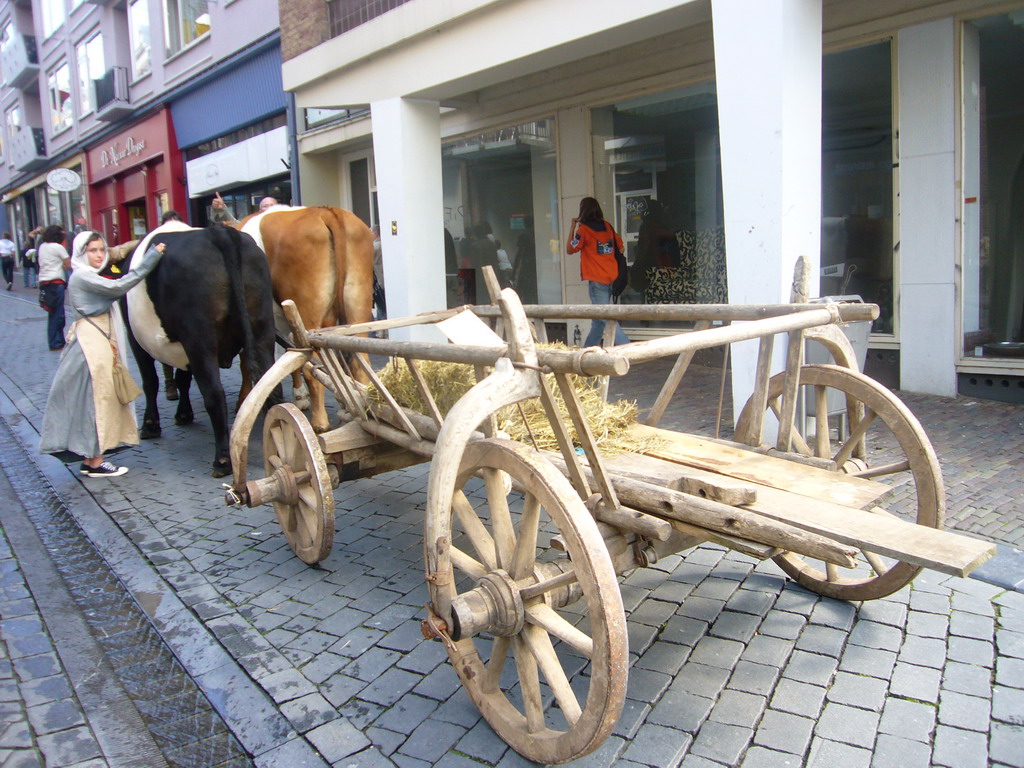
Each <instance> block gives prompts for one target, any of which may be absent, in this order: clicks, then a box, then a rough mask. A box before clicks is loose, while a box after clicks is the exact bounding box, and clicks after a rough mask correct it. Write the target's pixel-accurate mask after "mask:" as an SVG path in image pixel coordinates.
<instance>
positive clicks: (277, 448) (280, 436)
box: [270, 424, 285, 461]
mask: <svg viewBox="0 0 1024 768" xmlns="http://www.w3.org/2000/svg"><path fill="white" fill-rule="evenodd" d="M270 440H271V442H273V444H274V455H276V456H279V457H280V458H281V460H282V461H283V460H284V457H285V452H284V451H285V445H284V444H285V440H284V430H283V429H282V428H281V425H280V424H275V425H274V426H272V427H271V428H270Z"/></svg>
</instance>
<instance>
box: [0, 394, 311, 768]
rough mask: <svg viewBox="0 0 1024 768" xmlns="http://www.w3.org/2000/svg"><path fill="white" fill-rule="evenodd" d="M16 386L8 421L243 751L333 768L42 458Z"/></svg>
mask: <svg viewBox="0 0 1024 768" xmlns="http://www.w3.org/2000/svg"><path fill="white" fill-rule="evenodd" d="M10 383H12V382H11V381H10V379H9V378H8V377H7V376H6V375H5V374H0V418H3V419H4V421H6V423H7V425H8V427H9V428H10V429H11V431H12V432H13V433H14V435H15V437H16V438H17V439H18V441H19V442H20V443H21V444H22V446H23V447H24V449H25V453H26V455H27V457H28V458H29V459H31V460H32V462H33V463H34V464H35V466H36V468H37V469H38V470H39V472H40V473H41V474H42V475H43V477H44V478H45V479H46V480H47V482H48V483H49V484H50V486H51V487H52V488H53V489H54V491H55V492H56V494H57V496H58V497H59V498H60V499H61V500H62V501H64V503H65V505H66V507H67V509H68V512H69V513H70V514H71V515H72V517H73V518H74V519H75V520H76V522H77V523H78V525H79V526H80V527H81V529H82V531H83V532H84V533H85V535H86V536H87V537H88V538H89V540H90V541H92V543H93V545H94V546H95V547H96V548H97V550H99V551H100V552H101V553H103V556H104V558H105V560H106V561H107V564H108V565H109V567H110V569H111V570H112V571H113V573H114V574H115V575H116V576H117V578H118V579H119V580H120V581H121V583H122V584H123V585H124V586H125V588H126V590H127V591H128V593H129V594H130V595H131V597H132V599H133V600H134V601H135V602H136V603H137V604H138V606H139V607H140V609H141V610H142V611H143V613H144V614H145V615H146V616H147V617H148V618H149V620H150V621H151V622H152V624H153V627H154V628H155V629H156V631H157V633H158V634H159V636H160V638H161V639H162V640H163V642H164V643H165V644H166V645H167V647H168V648H170V650H171V652H172V653H173V654H174V656H175V657H176V658H177V659H178V661H179V662H180V663H181V665H182V666H183V667H184V668H185V671H186V672H187V673H188V674H189V676H190V677H191V678H192V679H193V680H194V681H195V683H196V685H197V686H198V687H199V689H200V690H202V692H203V694H204V695H205V696H206V697H207V699H208V700H209V701H210V704H211V705H212V706H213V707H214V709H215V710H216V711H217V713H218V714H219V715H220V716H221V718H222V719H223V720H224V722H225V724H226V725H227V727H228V728H229V729H230V731H231V732H232V733H233V734H234V736H235V737H236V738H237V739H238V740H239V742H240V743H241V744H242V745H243V747H245V749H246V750H247V751H248V752H249V753H250V754H252V755H253V756H254V758H259V757H260V756H261V755H263V754H264V753H267V752H270V751H272V750H278V749H282V748H283V747H287V748H288V753H289V755H290V756H292V757H293V758H297V759H300V760H301V763H296V764H301V765H303V766H304V767H305V766H308V767H309V768H321V767H322V768H327V765H328V764H327V763H326V762H324V761H323V760H322V759H321V758H320V757H319V756H318V754H317V753H316V752H315V750H314V749H313V747H312V746H311V745H310V744H309V742H308V741H307V740H306V738H304V737H303V736H300V735H299V734H298V733H297V732H296V731H295V729H294V728H293V727H292V725H291V723H289V722H288V720H287V718H285V717H284V715H282V714H281V713H280V712H279V711H278V709H277V706H276V705H275V703H274V702H273V700H272V699H271V698H270V697H269V696H268V695H267V693H266V692H264V691H263V689H262V688H261V687H260V686H259V685H258V684H257V683H256V682H255V681H253V680H252V678H250V677H249V674H248V673H247V672H246V671H245V669H244V668H242V666H241V665H240V664H239V663H238V662H237V661H235V659H234V658H233V657H232V656H231V654H229V653H228V652H227V651H226V650H225V649H224V647H223V646H222V645H221V644H220V642H219V641H218V640H217V638H216V637H215V636H214V635H213V634H212V633H211V632H210V631H209V630H208V629H207V628H206V627H205V626H204V625H203V624H202V622H201V621H199V619H198V618H196V616H195V615H194V614H193V613H192V612H191V610H190V609H189V608H188V607H187V606H186V605H185V604H184V603H183V602H182V600H181V599H180V598H179V597H178V595H177V594H176V592H175V591H174V589H173V588H172V587H171V586H170V585H169V584H168V583H167V582H166V581H165V580H164V579H163V578H162V577H161V576H160V575H159V574H158V573H157V572H156V571H155V570H154V569H153V568H152V566H150V565H149V563H147V562H146V560H145V558H144V557H143V556H142V554H141V553H140V552H139V551H138V549H137V548H136V547H135V545H134V544H133V543H132V542H131V541H130V540H129V539H128V538H127V537H126V536H125V535H124V533H123V532H122V531H121V530H120V528H118V526H117V525H116V524H115V523H114V522H113V520H111V518H110V517H109V516H108V515H107V513H106V512H105V511H104V510H103V508H102V507H101V506H100V505H99V504H98V503H97V502H96V500H95V499H94V498H93V496H92V495H91V494H90V493H89V492H88V491H87V490H86V489H85V488H84V487H83V485H82V483H81V481H80V480H78V478H77V477H76V476H74V475H73V474H72V473H71V472H69V471H68V470H67V469H66V468H65V467H64V466H63V465H61V464H60V463H59V462H56V461H53V460H49V459H48V458H44V457H43V456H42V455H40V454H39V453H38V449H37V446H38V443H39V434H38V432H37V431H36V429H35V428H34V427H33V426H32V424H31V423H30V422H29V420H28V418H27V417H26V415H25V414H24V413H23V412H22V411H21V410H20V409H19V408H18V406H16V405H15V403H14V402H13V401H12V400H11V398H10V397H9V396H8V394H7V393H8V386H6V385H8V384H10Z"/></svg>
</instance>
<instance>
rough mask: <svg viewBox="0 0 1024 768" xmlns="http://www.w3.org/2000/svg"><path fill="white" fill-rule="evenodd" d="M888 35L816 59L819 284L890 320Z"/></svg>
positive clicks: (882, 327) (878, 325) (882, 328)
mask: <svg viewBox="0 0 1024 768" xmlns="http://www.w3.org/2000/svg"><path fill="white" fill-rule="evenodd" d="M890 48H891V46H890V43H889V41H884V42H880V43H875V44H872V45H866V46H862V47H859V48H854V49H851V50H848V51H840V52H837V53H831V54H828V55H827V56H825V57H824V60H823V62H822V73H821V79H822V105H821V108H822V131H821V142H822V143H821V216H822V220H821V289H820V293H821V295H823V296H849V295H855V296H860V297H861V298H862V299H863V300H864V301H867V302H873V303H875V304H878V306H879V316H878V319H877V320H876V321H875V323H874V325H873V326H872V332H873V333H883V334H892V333H894V331H895V328H894V323H893V318H894V315H893V307H894V304H895V301H894V295H893V170H892V168H893V132H892V124H893V113H892V57H891V51H890Z"/></svg>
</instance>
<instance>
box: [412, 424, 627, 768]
mask: <svg viewBox="0 0 1024 768" xmlns="http://www.w3.org/2000/svg"><path fill="white" fill-rule="evenodd" d="M477 477H480V478H482V480H483V483H482V487H481V483H480V482H479V481H478V480H477V479H476V478H477ZM509 480H511V483H510V482H509ZM512 487H515V488H516V489H517V491H515V492H512V491H511V490H510V489H511V488H512ZM455 488H456V490H455V493H454V497H453V499H452V504H451V510H450V514H451V515H452V543H453V545H452V549H451V555H452V556H451V562H452V565H453V566H454V567H453V568H452V569H451V570H450V571H449V573H448V574H437V577H436V578H433V579H431V581H432V582H433V583H432V584H431V598H432V600H433V606H434V608H435V609H437V607H438V605H439V601H438V598H439V597H440V596H441V595H442V594H443V595H444V596H445V597H446V598H448V599H449V600H450V601H451V606H452V611H451V623H452V625H453V626H451V627H449V630H450V633H451V636H452V638H453V640H454V642H453V643H451V644H447V647H448V654H449V656H450V658H451V661H452V664H453V665H454V666H455V670H456V672H457V673H458V675H459V677H460V678H461V680H462V683H463V685H464V686H465V687H466V691H467V692H468V693H469V696H470V698H472V700H473V701H474V703H475V704H476V705H477V707H478V708H479V709H480V711H481V713H482V714H483V716H484V718H485V719H486V720H487V722H488V723H490V725H491V727H492V728H494V730H495V731H496V732H497V733H498V735H500V736H501V737H502V738H503V739H504V740H505V741H506V742H507V743H508V744H509V745H510V746H511V747H512V748H513V749H515V750H516V751H517V752H519V753H520V754H521V755H523V756H524V757H527V758H529V759H531V760H535V761H537V762H540V763H562V762H566V761H568V760H573V759H575V758H577V757H580V756H582V755H585V754H587V753H588V752H591V751H593V750H594V749H596V748H597V747H598V746H600V745H601V743H602V742H603V741H604V740H605V738H606V737H607V736H608V734H609V733H610V732H611V730H612V728H613V727H614V725H615V723H616V721H617V720H618V717H619V713H620V711H621V709H622V703H623V700H624V698H625V693H626V674H627V664H628V659H627V655H628V650H627V638H626V623H625V615H624V614H623V608H622V596H621V593H620V592H619V586H618V581H617V579H616V575H615V570H614V568H613V567H612V563H611V559H610V557H609V555H608V550H607V547H606V545H605V543H604V540H603V539H602V538H601V535H600V533H599V532H598V529H597V524H596V523H595V521H594V519H593V517H592V516H591V515H590V514H589V512H588V511H587V509H586V507H585V506H584V505H583V503H582V502H581V501H580V498H579V496H578V495H577V493H576V492H575V490H574V489H573V487H572V485H571V484H570V483H569V481H568V480H566V479H565V477H564V476H563V475H562V474H561V473H560V472H558V470H556V469H555V468H554V467H553V466H552V465H551V464H550V463H549V462H548V461H546V460H545V459H543V458H542V457H540V456H539V454H537V453H536V452H535V451H534V450H533V449H530V448H527V447H525V446H522V445H520V444H518V443H514V442H511V441H508V440H481V441H478V442H471V443H470V444H469V445H468V446H467V447H466V451H465V454H464V457H463V460H462V464H461V467H460V471H459V475H458V480H457V482H456V486H455ZM520 491H521V492H520ZM553 537H557V541H556V542H555V546H552V540H553ZM439 543H440V542H434V545H435V546H436V545H437V544H439ZM563 550H564V551H563ZM446 576H447V577H448V578H446ZM581 598H582V599H581ZM444 602H445V601H441V604H444Z"/></svg>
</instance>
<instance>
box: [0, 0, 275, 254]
mask: <svg viewBox="0 0 1024 768" xmlns="http://www.w3.org/2000/svg"><path fill="white" fill-rule="evenodd" d="M0 76H2V78H3V84H2V87H0V109H2V120H0V192H2V194H3V202H4V204H5V205H4V209H5V212H6V215H7V218H8V222H9V225H10V228H11V229H12V231H13V233H14V235H15V237H16V238H17V240H18V242H19V246H20V245H21V244H22V243H23V242H24V239H25V236H26V234H27V233H28V232H29V231H31V230H32V229H34V228H36V227H39V226H45V225H48V224H61V225H63V226H65V227H66V229H67V230H68V231H69V232H75V231H79V230H81V229H85V228H91V229H97V230H99V231H102V232H103V233H104V234H105V235H106V237H107V238H108V239H109V240H110V241H111V242H113V243H120V242H125V241H127V240H131V239H134V238H136V237H139V236H140V235H141V234H144V233H145V232H147V231H149V230H150V229H152V228H153V227H155V226H156V225H157V224H159V223H160V219H161V217H162V216H163V214H164V213H165V212H166V211H168V210H171V209H174V210H176V211H178V212H179V213H180V214H181V215H182V216H183V217H184V218H186V219H187V220H190V221H192V222H193V223H196V224H205V223H206V220H207V217H208V214H209V206H210V203H211V201H212V199H213V195H214V194H215V192H221V194H222V196H223V197H224V198H225V200H227V201H228V202H229V205H230V207H231V208H232V209H233V210H234V212H235V214H236V215H238V216H241V215H244V214H246V213H248V212H249V211H250V210H251V209H252V207H253V205H252V198H253V197H255V199H256V200H257V201H258V200H259V197H261V196H262V195H263V194H267V193H269V192H275V193H277V194H279V195H280V196H281V197H282V198H283V199H285V200H288V199H290V188H291V184H290V174H291V171H290V160H289V155H288V144H287V142H286V141H284V140H283V138H282V134H283V133H284V128H283V126H285V124H286V123H287V109H286V99H285V94H284V92H283V90H282V87H281V58H280V43H279V34H278V17H277V3H276V2H274V1H273V0H231V2H212V1H211V2H207V0H190V2H187V3H185V2H177V0H126V1H125V2H119V3H115V2H104V1H103V0H92V1H88V2H87V1H86V0H32V1H31V2H28V1H27V0H15V1H11V0H5V1H4V2H0ZM275 131H276V133H275ZM271 135H272V136H271ZM253 144H256V145H258V149H259V150H260V151H258V152H253V151H252V146H253ZM239 147H241V149H239ZM219 152H230V153H231V157H230V158H228V160H227V162H223V161H219V160H218V156H217V155H218V153H219ZM247 152H248V155H259V160H258V161H256V160H253V161H252V162H250V161H249V159H248V156H247V154H246V153H247ZM271 152H276V153H277V156H276V157H275V158H274V162H272V163H271V162H270V161H269V160H267V159H266V158H268V157H269V156H270V153H271ZM221 158H223V156H221ZM196 163H198V165H197V164H196ZM225 166H227V167H230V169H231V170H230V172H225V173H220V169H221V168H222V167H225ZM56 168H61V169H68V170H70V171H73V172H74V173H73V174H68V173H66V172H64V173H62V174H58V176H60V179H61V180H62V181H63V183H61V180H55V179H56V177H55V176H53V175H51V173H50V172H51V171H53V170H54V169H56ZM48 178H49V179H50V181H49V182H48V180H47V179H48ZM76 179H77V182H76Z"/></svg>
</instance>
